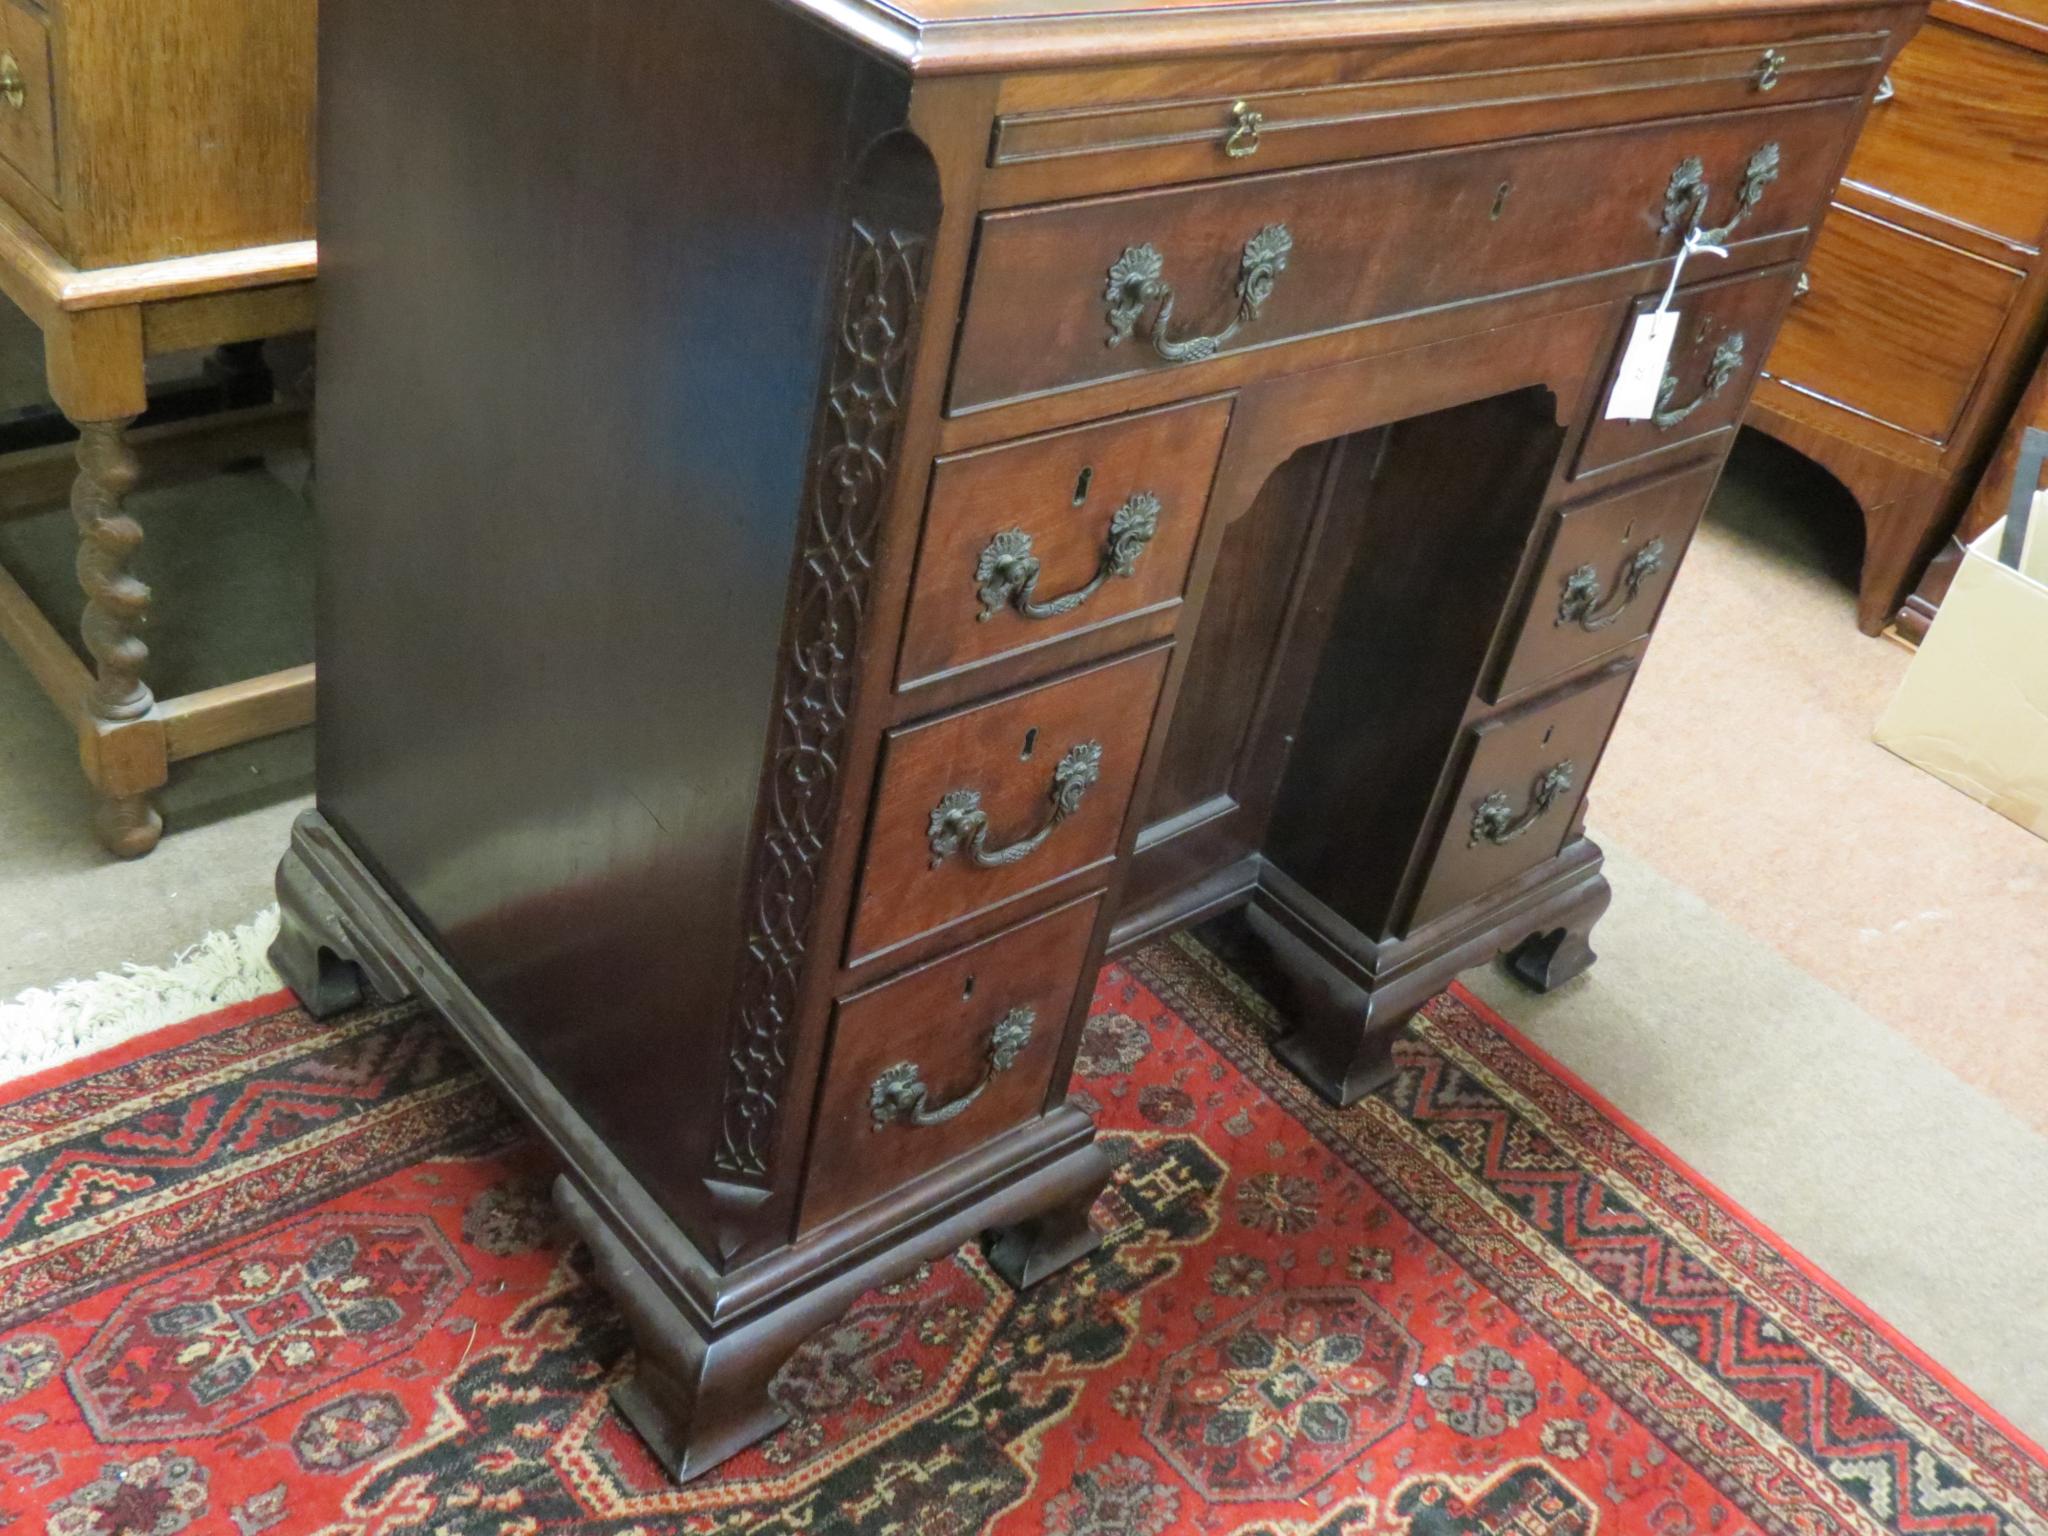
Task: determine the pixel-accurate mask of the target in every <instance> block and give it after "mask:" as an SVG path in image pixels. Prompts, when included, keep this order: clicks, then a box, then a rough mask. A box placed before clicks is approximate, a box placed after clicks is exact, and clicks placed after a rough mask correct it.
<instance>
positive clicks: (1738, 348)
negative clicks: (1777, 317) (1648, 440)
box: [1650, 331, 1743, 432]
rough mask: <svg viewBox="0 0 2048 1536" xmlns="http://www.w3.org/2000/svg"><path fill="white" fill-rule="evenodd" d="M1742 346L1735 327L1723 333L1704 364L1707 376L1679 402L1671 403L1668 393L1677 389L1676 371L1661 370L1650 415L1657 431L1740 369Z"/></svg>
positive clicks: (1701, 401) (1694, 407) (1699, 403)
mask: <svg viewBox="0 0 2048 1536" xmlns="http://www.w3.org/2000/svg"><path fill="white" fill-rule="evenodd" d="M1742 349H1743V339H1742V332H1740V331H1736V332H1734V333H1732V334H1731V335H1729V336H1727V337H1724V338H1723V339H1722V342H1721V345H1719V346H1718V347H1716V348H1714V356H1713V360H1712V361H1711V362H1709V363H1708V364H1707V376H1706V378H1705V379H1703V380H1702V381H1701V388H1700V392H1699V393H1698V394H1696V395H1694V396H1693V397H1692V398H1691V399H1690V400H1688V401H1686V402H1685V404H1683V405H1673V404H1672V403H1671V401H1672V397H1673V396H1675V395H1676V394H1677V393H1678V375H1676V374H1673V373H1667V374H1665V375H1664V382H1663V383H1661V384H1660V385H1658V386H1657V409H1656V412H1655V413H1654V414H1653V415H1652V416H1651V417H1650V420H1651V421H1652V422H1654V423H1655V424H1656V427H1657V429H1658V430H1659V431H1660V432H1661V431H1667V430H1669V429H1670V428H1672V427H1675V426H1677V425H1678V424H1679V423H1680V422H1681V421H1683V420H1685V418H1686V417H1688V416H1690V415H1691V414H1692V413H1693V412H1694V411H1696V410H1698V409H1699V408H1700V407H1701V406H1703V405H1705V404H1706V403H1707V402H1708V401H1709V400H1711V399H1713V398H1714V396H1716V395H1718V394H1720V393H1721V391H1722V390H1723V389H1726V388H1727V387H1728V381H1729V380H1730V379H1732V378H1734V377H1735V375H1736V374H1738V373H1739V372H1741V371H1742Z"/></svg>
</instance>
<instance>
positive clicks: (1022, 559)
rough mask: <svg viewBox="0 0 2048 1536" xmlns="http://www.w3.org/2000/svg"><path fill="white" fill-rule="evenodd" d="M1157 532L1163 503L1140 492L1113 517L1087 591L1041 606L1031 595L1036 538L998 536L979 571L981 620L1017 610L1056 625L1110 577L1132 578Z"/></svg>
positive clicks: (1017, 533)
mask: <svg viewBox="0 0 2048 1536" xmlns="http://www.w3.org/2000/svg"><path fill="white" fill-rule="evenodd" d="M1158 531H1159V498H1158V497H1157V496H1154V495H1153V494H1152V493H1151V492H1150V491H1140V492H1138V494H1137V495H1135V496H1133V497H1132V498H1131V499H1130V500H1129V501H1127V502H1125V503H1124V504H1123V505H1122V506H1120V507H1118V508H1117V509H1116V511H1115V512H1114V513H1113V514H1112V515H1111V517H1110V519H1109V534H1108V536H1107V537H1106V538H1104V539H1103V541H1102V558H1101V559H1100V560H1099V561H1097V562H1096V566H1095V574H1094V575H1093V576H1091V577H1089V578H1088V583H1087V585H1086V586H1081V587H1076V588H1075V589H1074V590H1073V591H1071V592H1068V593H1066V594H1065V595H1064V596H1061V597H1055V598H1051V599H1048V600H1047V601H1045V602H1042V603H1041V602H1039V601H1038V600H1037V599H1036V598H1035V597H1034V596H1033V595H1032V594H1033V593H1035V592H1036V591H1037V590H1038V556H1037V555H1035V554H1033V553H1032V550H1031V535H1030V534H1028V533H1026V532H1025V531H1024V530H1023V529H1022V528H1012V529H1010V530H1008V531H1007V532H1005V533H999V534H997V535H996V536H995V537H994V538H993V539H990V540H989V542H988V548H986V549H984V550H983V551H982V552H981V558H980V559H979V560H977V561H976V562H975V565H974V584H975V586H977V587H978V588H980V589H981V612H980V614H979V615H977V617H978V618H979V619H980V621H981V622H982V623H984V624H986V623H987V622H988V621H989V620H990V619H992V618H994V617H995V616H996V615H997V614H998V613H1000V612H1002V611H1003V609H1005V608H1015V609H1016V610H1017V612H1019V613H1020V614H1022V615H1023V616H1024V617H1025V618H1027V619H1056V618H1058V617H1059V616H1060V615H1061V614H1063V613H1072V612H1073V611H1074V610H1075V609H1076V608H1078V607H1080V606H1081V605H1082V604H1083V603H1085V602H1087V601H1088V599H1089V598H1091V597H1093V596H1094V595H1095V592H1096V589H1097V588H1098V587H1100V586H1101V585H1102V584H1103V583H1104V582H1105V581H1107V580H1109V578H1110V577H1112V576H1130V575H1133V574H1134V573H1135V572H1136V570H1137V567H1138V556H1140V555H1142V554H1143V553H1144V552H1145V546H1146V545H1147V544H1149V543H1151V541H1152V535H1153V534H1155V533H1157V532H1158Z"/></svg>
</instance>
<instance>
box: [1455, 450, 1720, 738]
mask: <svg viewBox="0 0 2048 1536" xmlns="http://www.w3.org/2000/svg"><path fill="white" fill-rule="evenodd" d="M1713 482H1714V469H1713V467H1712V466H1710V465H1704V466H1703V465H1697V464H1695V465H1693V466H1691V467H1689V468H1687V469H1682V470H1680V471H1678V472H1677V473H1676V474H1671V475H1665V476H1661V477H1659V478H1656V479H1652V480H1648V481H1639V482H1637V483H1635V484H1632V485H1629V486H1626V487H1624V488H1622V489H1620V490H1617V491H1613V492H1610V493H1609V494H1607V495H1605V496H1596V497H1594V498H1593V499H1592V500H1590V501H1581V502H1578V503H1575V504H1574V505H1572V506H1569V507H1564V508H1561V509H1560V510H1558V511H1557V512H1555V513H1553V514H1552V516H1551V520H1550V528H1549V530H1548V533H1547V535H1546V542H1545V543H1544V545H1543V553H1542V556H1541V564H1540V565H1539V566H1538V567H1537V572H1536V576H1535V578H1534V579H1533V580H1532V581H1530V583H1529V584H1528V589H1527V592H1526V595H1525V601H1524V606H1523V610H1522V614H1521V618H1520V621H1519V627H1518V628H1516V629H1515V630H1514V632H1513V638H1512V639H1511V640H1510V641H1509V643H1508V645H1507V646H1506V648H1505V659H1504V661H1503V663H1502V666H1501V667H1500V669H1499V676H1498V677H1497V678H1496V679H1494V680H1491V681H1489V683H1488V684H1487V697H1488V698H1489V699H1493V700H1495V701H1498V700H1501V699H1508V698H1513V697H1514V696H1515V695H1517V694H1522V693H1526V692H1528V691H1529V690H1530V689H1531V688H1533V687H1536V686H1537V685H1539V684H1542V683H1547V682H1549V681H1550V680H1551V679H1552V678H1555V677H1557V676H1559V675H1560V674H1562V673H1565V672H1569V671H1572V670H1574V669H1575V668H1578V667H1583V666H1584V665H1586V663H1588V662H1590V661H1594V660H1597V659H1598V658H1599V657H1602V656H1605V655H1606V654H1607V653H1608V652H1610V651H1614V650H1618V649H1620V648H1621V647H1622V646H1625V645H1629V644H1631V643H1633V642H1634V641H1636V640H1639V639H1641V638H1642V637H1643V636H1644V635H1646V634H1648V633H1649V632H1650V629H1651V626H1652V625H1654V624H1655V623H1656V622H1657V614H1658V611H1659V610H1660V609H1661V608H1662V607H1663V604H1664V598H1665V595H1666V594H1667V593H1669V592H1670V590H1671V581H1672V578H1673V577H1674V576H1676V575H1677V574H1678V561H1679V557H1680V555H1681V554H1682V553H1683V551H1684V549H1685V546H1686V543H1687V541H1688V540H1690V539H1691V537H1692V531H1693V527H1694V526H1695V525H1696V524H1697V523H1698V522H1699V518H1700V513H1701V511H1702V510H1703V509H1704V508H1705V507H1706V504H1707V496H1708V493H1709V492H1710V491H1711V490H1712V488H1713ZM1589 573H1590V579H1589Z"/></svg>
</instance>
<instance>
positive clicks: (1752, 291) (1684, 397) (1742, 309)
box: [1572, 265, 1799, 475]
mask: <svg viewBox="0 0 2048 1536" xmlns="http://www.w3.org/2000/svg"><path fill="white" fill-rule="evenodd" d="M1798 276H1799V274H1798V269H1797V268H1795V267H1792V266H1789V265H1787V266H1777V267H1766V268H1765V269H1764V270H1763V271H1761V272H1752V273H1746V274H1744V275H1742V276H1739V277H1724V278H1719V279H1716V280H1714V281H1711V282H1704V283H1692V284H1689V285H1687V286H1686V287H1684V288H1681V289H1679V290H1678V293H1677V295H1676V296H1675V297H1674V298H1673V299H1672V308H1673V309H1675V310H1677V311H1678V313H1679V316H1680V318H1679V322H1678V337H1677V340H1676V341H1675V342H1673V344H1672V348H1671V356H1670V358H1669V360H1668V361H1667V362H1666V364H1665V367H1664V383H1663V386H1662V388H1661V389H1660V390H1659V392H1658V397H1657V409H1656V414H1655V415H1653V416H1649V417H1647V418H1644V419H1643V420H1640V421H1624V420H1620V419H1614V420H1609V419H1608V418H1607V417H1606V416H1605V415H1604V414H1602V413H1604V412H1605V410H1606V409H1607V398H1608V396H1609V395H1610V394H1611V393H1612V392H1613V389H1614V379H1615V374H1616V373H1617V372H1618V371H1619V369H1620V367H1621V358H1622V353H1623V351H1624V349H1625V348H1624V346H1622V345H1618V346H1616V348H1615V354H1614V360H1613V362H1612V363H1610V364H1609V366H1608V370H1607V378H1606V381H1605V383H1604V384H1603V385H1602V387H1601V390H1600V394H1599V396H1598V397H1597V399H1596V400H1595V402H1594V406H1593V411H1594V415H1593V421H1592V424H1591V425H1590V426H1588V427H1587V428H1586V438H1585V441H1584V442H1583V443H1581V444H1580V445H1579V457H1578V463H1577V466H1576V467H1575V468H1574V469H1573V471H1572V473H1573V474H1575V475H1589V474H1592V473H1593V472H1594V471H1596V470H1603V469H1612V468H1614V467H1615V466H1616V465H1618V464H1627V463H1630V462H1632V461H1634V460H1636V459H1640V458H1642V457H1643V456H1644V455H1646V454H1652V453H1662V452H1664V451H1666V450H1668V449H1671V448H1675V447H1677V446H1678V445H1679V444H1681V443H1689V442H1695V441H1697V440H1698V439H1700V438H1702V437H1705V436H1707V435H1708V434H1709V433H1713V432H1721V431H1726V430H1728V429H1730V428H1732V427H1734V425H1735V424H1736V423H1737V422H1738V421H1740V420H1741V419H1742V410H1743V407H1744V406H1745V405H1746V404H1748V402H1749V389H1750V385H1751V384H1753V383H1754V382H1755V381H1756V376H1757V373H1758V372H1759V370H1760V369H1761V368H1762V365H1763V360H1764V349H1765V348H1766V347H1767V346H1769V344H1770V341H1771V338H1772V336H1773V335H1775V334H1776V332H1777V329H1778V320H1779V317H1780V316H1781V315H1782V314H1783V313H1784V312H1785V306H1786V305H1787V304H1788V303H1790V302H1791V299H1792V292H1793V285H1794V284H1795V283H1796V282H1797V280H1798ZM1657 297H1658V296H1656V295H1649V296H1646V297H1644V298H1641V299H1638V300H1637V301H1636V304H1635V307H1634V309H1633V310H1632V311H1631V321H1633V317H1634V316H1636V315H1642V314H1647V313H1648V312H1649V311H1651V310H1653V309H1655V308H1656V307H1657ZM1633 329H1634V325H1633V323H1631V324H1629V325H1625V326H1623V327H1622V332H1621V339H1622V342H1623V343H1624V344H1625V343H1626V341H1627V339H1628V336H1629V333H1630V332H1631V331H1632V330H1633Z"/></svg>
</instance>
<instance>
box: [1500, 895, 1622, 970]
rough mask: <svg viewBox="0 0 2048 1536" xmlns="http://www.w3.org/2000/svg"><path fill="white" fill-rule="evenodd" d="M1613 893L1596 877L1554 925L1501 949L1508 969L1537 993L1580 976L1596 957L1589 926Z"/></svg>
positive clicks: (1593, 922)
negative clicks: (1506, 948) (1556, 924)
mask: <svg viewBox="0 0 2048 1536" xmlns="http://www.w3.org/2000/svg"><path fill="white" fill-rule="evenodd" d="M1613 894H1614V893H1613V887H1611V886H1610V885H1608V883H1607V879H1606V877H1605V876H1604V875H1602V876H1596V877H1595V878H1594V879H1593V880H1592V881H1591V882H1590V883H1589V884H1588V885H1587V886H1586V887H1585V894H1584V895H1582V896H1581V897H1580V898H1579V899H1578V901H1576V902H1575V903H1574V904H1573V905H1572V906H1570V907H1568V908H1567V909H1566V910H1565V911H1564V912H1563V913H1562V914H1560V916H1561V918H1562V921H1561V922H1559V924H1558V926H1556V927H1550V928H1540V929H1538V930H1537V931H1536V932H1534V933H1532V934H1530V935H1529V936H1528V937H1527V938H1526V939H1523V940H1522V941H1521V943H1519V944H1517V945H1515V946H1514V947H1513V948H1512V949H1508V950H1505V951H1503V952H1502V955H1501V959H1502V961H1503V962H1504V963H1505V964H1506V966H1507V968H1508V970H1509V972H1510V973H1512V974H1513V976H1514V978H1515V979H1516V980H1517V981H1519V982H1521V983H1522V984H1523V985H1524V986H1527V987H1531V988H1533V989H1534V990H1536V991H1538V992H1548V991H1550V990H1551V989H1552V988H1554V987H1561V986H1563V985H1564V984H1565V983H1566V982H1568V981H1570V980H1571V979H1572V978H1573V977H1574V976H1579V975H1583V974H1584V973H1585V972H1586V970H1587V969H1588V968H1589V967H1590V966H1591V965H1592V964H1593V962H1594V960H1596V959H1597V958H1599V957H1598V956H1596V955H1595V954H1594V953H1593V942H1592V941H1593V925H1594V924H1595V923H1597V922H1599V921H1600V917H1601V914H1603V913H1604V912H1606V910H1607V903H1608V902H1609V901H1610V900H1612V899H1613Z"/></svg>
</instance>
